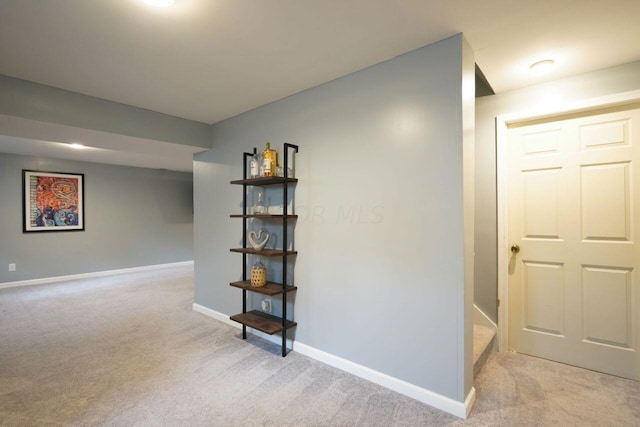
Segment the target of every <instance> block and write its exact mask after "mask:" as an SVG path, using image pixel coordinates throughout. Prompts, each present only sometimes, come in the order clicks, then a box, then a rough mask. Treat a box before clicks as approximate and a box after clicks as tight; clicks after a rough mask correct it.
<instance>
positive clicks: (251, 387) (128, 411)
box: [0, 267, 640, 426]
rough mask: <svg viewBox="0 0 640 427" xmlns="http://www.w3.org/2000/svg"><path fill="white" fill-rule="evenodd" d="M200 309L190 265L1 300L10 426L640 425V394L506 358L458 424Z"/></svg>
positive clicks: (496, 360)
mask: <svg viewBox="0 0 640 427" xmlns="http://www.w3.org/2000/svg"><path fill="white" fill-rule="evenodd" d="M192 302H193V274H192V270H191V268H184V267H182V268H173V269H163V270H160V271H158V272H143V273H134V274H124V275H118V276H112V277H105V278H96V279H89V280H77V281H68V282H61V283H57V284H47V285H39V286H28V287H21V288H10V289H4V290H0V425H3V426H67V425H75V426H89V425H101V426H102V425H108V426H272V425H289V426H352V425H362V426H395V425H406V426H428V425H437V426H440V425H452V424H453V425H456V424H465V425H466V424H469V425H618V426H621V425H622V426H623V425H640V412H639V411H640V386H639V383H637V382H633V381H627V380H622V379H619V378H614V377H609V376H606V375H601V374H597V373H594V372H590V371H584V370H581V369H577V368H572V367H568V366H565V365H559V364H555V363H551V362H547V361H544V360H539V359H535V358H530V357H527V356H522V355H515V354H509V353H501V354H495V355H492V356H491V357H490V359H489V361H488V362H487V364H486V365H485V367H484V369H483V370H482V372H481V373H480V374H479V376H478V377H477V379H476V387H477V389H478V395H479V399H478V402H477V403H476V408H475V410H474V412H473V413H472V416H471V418H470V419H468V420H459V419H457V418H455V417H453V416H451V415H449V414H446V413H444V412H442V411H439V410H436V409H434V408H430V407H429V406H426V405H424V404H421V403H419V402H417V401H415V400H412V399H410V398H407V397H405V396H402V395H399V394H397V393H394V392H392V391H389V390H386V389H384V388H382V387H379V386H377V385H375V384H371V383H369V382H367V381H365V380H362V379H359V378H357V377H354V376H352V375H349V374H347V373H344V372H342V371H339V370H337V369H334V368H331V367H329V366H326V365H324V364H322V363H320V362H317V361H314V360H311V359H309V358H307V357H304V356H302V355H299V354H297V353H295V352H293V353H290V354H289V355H288V356H287V357H286V358H282V357H280V356H279V350H280V348H279V347H278V346H275V345H273V344H271V343H268V342H265V341H263V340H261V339H258V338H250V339H249V340H247V341H246V342H245V341H243V340H242V339H240V336H239V330H238V329H235V328H232V327H230V326H228V325H226V324H223V323H220V322H217V321H215V320H213V319H210V318H208V317H206V316H203V315H201V314H198V313H195V312H193V311H192V310H191V304H192Z"/></svg>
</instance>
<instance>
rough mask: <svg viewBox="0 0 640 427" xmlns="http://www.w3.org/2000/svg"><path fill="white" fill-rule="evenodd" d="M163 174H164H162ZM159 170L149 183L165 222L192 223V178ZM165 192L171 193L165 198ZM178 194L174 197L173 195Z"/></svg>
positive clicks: (156, 205) (157, 207)
mask: <svg viewBox="0 0 640 427" xmlns="http://www.w3.org/2000/svg"><path fill="white" fill-rule="evenodd" d="M163 175H164V176H163ZM172 175H173V173H172V172H170V171H161V172H160V177H158V178H154V181H155V182H151V183H150V184H149V185H150V187H151V191H152V192H153V196H154V199H155V201H156V204H155V209H158V210H159V211H160V214H161V216H162V219H163V221H164V223H165V224H193V179H189V178H190V177H189V178H185V177H184V176H179V175H177V174H176V175H173V176H172ZM166 194H171V195H172V197H171V198H167V197H166ZM176 194H177V195H179V196H178V197H175V195H176Z"/></svg>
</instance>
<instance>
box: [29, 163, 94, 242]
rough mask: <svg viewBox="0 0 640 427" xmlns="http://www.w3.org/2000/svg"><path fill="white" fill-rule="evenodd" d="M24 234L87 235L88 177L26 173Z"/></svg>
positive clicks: (52, 173) (39, 172)
mask: <svg viewBox="0 0 640 427" xmlns="http://www.w3.org/2000/svg"><path fill="white" fill-rule="evenodd" d="M22 227H23V229H22V231H23V232H24V233H31V232H47V231H83V230H84V174H75V173H57V172H42V171H30V170H23V171H22Z"/></svg>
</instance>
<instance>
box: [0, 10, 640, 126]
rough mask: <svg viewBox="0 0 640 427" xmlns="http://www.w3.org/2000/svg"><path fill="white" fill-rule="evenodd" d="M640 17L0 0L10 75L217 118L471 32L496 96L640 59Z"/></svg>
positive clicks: (0, 49) (4, 65)
mask: <svg viewBox="0 0 640 427" xmlns="http://www.w3.org/2000/svg"><path fill="white" fill-rule="evenodd" d="M639 22H640V1H639V0H610V1H602V0H535V1H534V0H531V1H525V0H175V4H174V6H172V7H169V8H153V7H150V6H148V5H146V4H145V3H143V2H142V0H91V1H87V0H47V1H42V0H0V74H5V75H9V76H12V77H18V78H21V79H25V80H31V81H34V82H38V83H42V84H46V85H50V86H55V87H58V88H63V89H67V90H71V91H74V92H79V93H83V94H87V95H92V96H96V97H100V98H104V99H108V100H112V101H117V102H121V103H124V104H129V105H133V106H137V107H142V108H147V109H150V110H154V111H159V112H163V113H167V114H171V115H175V116H178V117H183V118H188V119H192V120H196V121H200V122H205V123H214V122H217V121H220V120H222V119H225V118H228V117H231V116H234V115H236V114H239V113H242V112H244V111H247V110H250V109H252V108H255V107H257V106H260V105H263V104H266V103H269V102H271V101H274V100H277V99H280V98H283V97H285V96H288V95H291V94H294V93H296V92H299V91H301V90H304V89H307V88H310V87H313V86H316V85H318V84H321V83H323V82H327V81H330V80H332V79H335V78H337V77H340V76H343V75H346V74H348V73H351V72H353V71H356V70H359V69H362V68H364V67H367V66H369V65H373V64H376V63H378V62H381V61H384V60H387V59H390V58H393V57H395V56H397V55H400V54H402V53H405V52H408V51H411V50H413V49H416V48H419V47H422V46H424V45H427V44H430V43H433V42H435V41H438V40H441V39H443V38H446V37H449V36H452V35H454V34H457V33H459V32H462V33H464V35H465V37H466V38H467V40H468V42H469V44H470V45H471V47H472V48H473V49H474V52H475V56H476V62H477V64H478V66H479V67H480V68H481V69H482V71H483V72H484V74H485V76H486V78H487V80H488V81H489V83H490V84H491V85H492V87H493V89H494V90H495V91H496V93H500V92H504V91H508V90H510V89H516V88H520V87H524V86H528V85H531V84H535V83H539V82H542V81H545V80H554V79H557V78H561V77H566V76H570V75H575V74H580V73H584V72H588V71H592V70H596V69H601V68H606V67H610V66H614V65H618V64H623V63H627V62H632V61H636V60H639V59H640V43H639V42H638V41H639V40H640V24H639ZM545 58H552V59H554V60H555V61H556V63H557V67H556V68H555V70H553V72H551V73H550V74H548V75H545V76H533V75H531V73H529V70H528V66H529V65H530V64H531V63H533V62H535V61H537V60H540V59H545Z"/></svg>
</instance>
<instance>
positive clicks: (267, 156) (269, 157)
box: [262, 142, 278, 176]
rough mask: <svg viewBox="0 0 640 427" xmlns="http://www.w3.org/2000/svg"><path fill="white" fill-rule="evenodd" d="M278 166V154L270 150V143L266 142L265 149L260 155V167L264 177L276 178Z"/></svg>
mask: <svg viewBox="0 0 640 427" xmlns="http://www.w3.org/2000/svg"><path fill="white" fill-rule="evenodd" d="M277 165H278V152H277V151H276V150H274V149H273V148H271V143H270V142H267V148H265V149H264V152H263V153H262V167H263V175H264V176H276V167H277Z"/></svg>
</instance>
